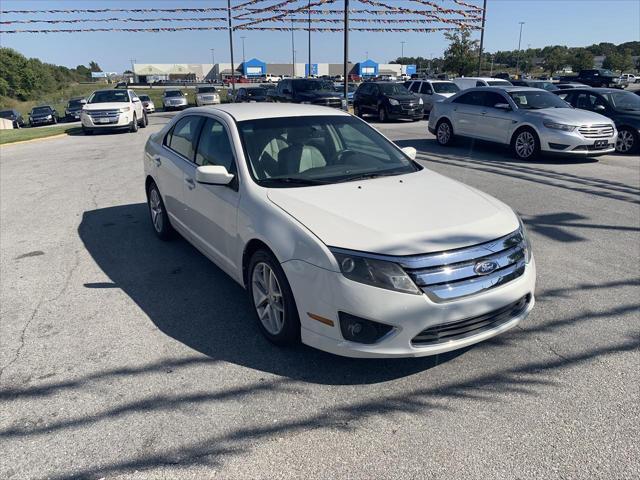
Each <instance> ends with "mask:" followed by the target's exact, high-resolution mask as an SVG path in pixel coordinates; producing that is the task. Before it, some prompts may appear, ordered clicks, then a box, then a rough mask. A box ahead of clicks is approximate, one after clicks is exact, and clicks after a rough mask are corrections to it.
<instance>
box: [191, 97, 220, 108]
mask: <svg viewBox="0 0 640 480" xmlns="http://www.w3.org/2000/svg"><path fill="white" fill-rule="evenodd" d="M196 104H197V105H198V106H199V107H201V106H203V105H219V104H220V97H217V98H209V97H203V98H197V97H196Z"/></svg>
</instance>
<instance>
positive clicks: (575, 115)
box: [525, 108, 612, 125]
mask: <svg viewBox="0 0 640 480" xmlns="http://www.w3.org/2000/svg"><path fill="white" fill-rule="evenodd" d="M525 111H526V115H527V116H534V117H543V118H544V119H545V120H551V121H554V122H558V123H566V124H567V125H591V124H594V123H609V124H610V123H612V122H611V120H610V119H609V118H607V117H605V116H604V115H600V114H599V113H595V112H590V111H588V110H580V109H579V108H545V109H542V110H525Z"/></svg>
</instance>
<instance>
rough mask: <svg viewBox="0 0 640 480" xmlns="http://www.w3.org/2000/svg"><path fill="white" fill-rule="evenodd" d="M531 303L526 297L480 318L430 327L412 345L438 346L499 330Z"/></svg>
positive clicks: (416, 337) (529, 298)
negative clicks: (495, 329)
mask: <svg viewBox="0 0 640 480" xmlns="http://www.w3.org/2000/svg"><path fill="white" fill-rule="evenodd" d="M530 301H531V296H530V295H526V296H524V297H522V298H521V299H520V300H518V301H516V302H513V303H511V304H509V305H507V306H505V307H502V308H499V309H498V310H494V311H492V312H489V313H485V314H484V315H480V316H478V317H473V318H467V319H466V320H458V321H456V322H449V323H441V324H439V325H435V326H433V327H429V328H427V329H425V330H423V331H422V332H420V333H419V334H418V335H416V336H415V337H414V338H413V340H411V344H412V345H415V346H426V345H438V344H442V343H446V342H451V341H454V340H461V339H463V338H466V337H472V336H474V335H479V334H481V333H483V332H485V331H487V330H492V329H494V328H498V327H499V326H501V325H504V324H506V323H508V322H509V321H511V320H512V319H514V318H516V317H517V316H519V315H521V314H522V313H523V312H524V311H525V310H526V309H527V306H528V305H529V302H530Z"/></svg>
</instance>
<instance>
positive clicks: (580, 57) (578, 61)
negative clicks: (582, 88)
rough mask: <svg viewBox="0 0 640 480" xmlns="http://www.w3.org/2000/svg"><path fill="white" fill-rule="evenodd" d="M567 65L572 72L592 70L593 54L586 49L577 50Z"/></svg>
mask: <svg viewBox="0 0 640 480" xmlns="http://www.w3.org/2000/svg"><path fill="white" fill-rule="evenodd" d="M569 65H571V68H572V69H573V71H574V72H579V71H580V70H587V69H589V68H593V54H592V53H591V52H590V51H589V50H586V49H582V48H581V49H578V51H577V52H575V53H574V54H573V55H572V56H571V57H570V58H569Z"/></svg>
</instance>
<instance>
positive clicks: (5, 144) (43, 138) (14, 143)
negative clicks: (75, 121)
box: [0, 133, 69, 148]
mask: <svg viewBox="0 0 640 480" xmlns="http://www.w3.org/2000/svg"><path fill="white" fill-rule="evenodd" d="M68 136H69V134H68V133H59V134H57V135H51V136H49V137H40V138H32V139H31V140H19V141H17V142H8V143H2V144H0V148H4V147H8V146H9V145H20V144H24V143H35V142H40V141H42V140H51V139H52V138H60V137H68Z"/></svg>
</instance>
